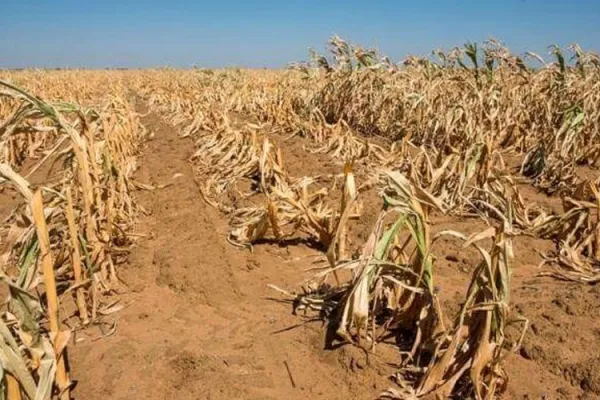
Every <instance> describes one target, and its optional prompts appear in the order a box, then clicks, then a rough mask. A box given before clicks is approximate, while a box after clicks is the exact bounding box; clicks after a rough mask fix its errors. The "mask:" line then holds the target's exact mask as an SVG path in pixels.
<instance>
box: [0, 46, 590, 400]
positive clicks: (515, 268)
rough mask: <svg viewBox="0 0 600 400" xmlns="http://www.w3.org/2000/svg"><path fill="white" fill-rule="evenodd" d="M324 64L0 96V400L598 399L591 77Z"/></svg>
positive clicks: (92, 78)
mask: <svg viewBox="0 0 600 400" xmlns="http://www.w3.org/2000/svg"><path fill="white" fill-rule="evenodd" d="M328 50H329V53H328V54H326V55H321V54H318V53H316V52H314V51H311V53H310V57H309V60H308V61H306V62H301V63H295V64H291V65H290V67H289V68H287V69H285V70H283V69H282V70H244V69H216V70H211V69H199V68H194V69H189V70H180V69H170V68H163V69H152V70H125V71H116V70H104V71H100V70H98V71H92V70H56V71H50V70H48V71H40V70H24V71H2V70H0V212H1V213H2V215H1V217H2V224H1V225H0V251H1V253H2V271H1V280H2V291H1V293H2V295H3V299H4V302H3V303H2V309H1V310H0V311H1V316H2V318H1V320H0V334H1V338H0V377H1V379H2V380H1V386H2V387H1V388H0V398H4V399H7V400H21V399H27V400H34V399H35V400H46V399H61V400H66V399H108V398H115V399H120V398H123V399H130V398H178V399H197V398H211V399H231V398H243V399H278V398H290V399H296V398H298V399H304V398H307V397H312V398H317V399H338V398H339V399H343V398H361V399H362V398H365V399H367V398H371V399H375V398H381V399H415V400H416V399H478V400H479V399H500V398H506V399H512V398H515V399H516V398H524V399H525V398H529V399H531V398H552V399H554V398H565V399H572V398H582V399H588V398H589V399H591V398H596V397H597V396H600V358H599V354H598V352H597V351H596V350H594V349H597V348H599V346H600V322H599V321H600V311H598V307H596V305H597V304H600V303H599V301H600V212H599V210H600V175H599V174H598V168H599V167H600V58H599V57H598V56H597V55H595V54H593V53H588V52H585V51H584V50H583V49H582V48H580V47H579V46H578V45H576V44H574V45H571V46H569V47H568V48H560V47H558V46H550V47H549V53H548V55H544V56H543V57H542V56H540V55H538V54H535V53H525V54H523V55H516V54H513V53H511V52H510V50H509V49H507V48H506V47H504V46H503V45H502V44H501V43H500V42H498V41H496V40H494V39H490V40H488V41H486V42H484V43H480V44H475V43H467V44H466V45H464V46H461V47H456V48H454V49H452V50H450V51H447V52H445V51H442V50H435V51H433V52H432V54H431V56H430V57H423V58H422V57H416V56H409V57H407V58H406V59H404V60H402V61H400V62H394V61H391V60H390V59H389V58H387V57H385V56H383V55H381V54H379V53H378V51H377V50H374V49H367V48H363V47H360V46H358V45H355V44H352V43H349V42H346V41H344V40H343V39H341V38H339V37H336V36H335V37H332V38H331V40H330V41H329V43H328Z"/></svg>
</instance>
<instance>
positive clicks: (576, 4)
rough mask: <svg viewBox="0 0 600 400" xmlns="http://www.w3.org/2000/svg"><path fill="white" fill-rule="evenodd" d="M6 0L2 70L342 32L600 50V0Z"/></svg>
mask: <svg viewBox="0 0 600 400" xmlns="http://www.w3.org/2000/svg"><path fill="white" fill-rule="evenodd" d="M0 2H1V3H2V4H0V68H15V67H57V66H59V67H93V68H101V67H119V66H122V67H150V66H165V65H170V66H176V67H189V66H191V65H194V64H196V65H198V66H202V67H218V66H247V67H279V66H285V65H286V64H287V63H288V62H291V61H300V60H304V59H306V58H307V49H308V47H313V48H316V49H317V50H321V51H322V50H323V48H324V44H325V43H326V41H327V39H328V38H329V37H330V36H331V35H333V34H337V35H339V36H341V37H343V38H345V39H347V40H350V41H352V42H355V43H360V44H363V45H366V46H375V47H377V48H379V49H380V50H381V52H382V53H384V54H387V55H389V56H390V57H391V58H392V59H394V60H400V59H402V58H403V57H404V56H405V55H407V54H417V55H426V54H429V52H430V51H431V50H433V49H434V48H436V47H443V48H446V49H447V48H451V47H452V46H455V45H461V44H463V43H464V42H466V41H467V40H470V41H482V40H485V39H487V38H488V37H490V36H494V37H496V38H498V39H501V40H502V41H503V42H505V43H506V44H507V45H508V46H509V47H510V48H511V49H512V50H513V51H514V52H523V51H525V50H532V51H536V52H539V53H544V54H545V53H546V47H547V46H548V45H549V44H553V43H557V44H561V45H567V44H570V43H572V42H578V43H579V44H580V45H581V46H582V47H583V48H584V49H586V50H594V51H596V52H600V0H571V1H568V0H562V1H558V0H545V1H544V0H495V1H491V0H480V1H467V0H453V1H452V0H447V1H446V0H438V1H433V0H421V1H402V0H395V1H387V0H386V1H371V2H366V1H356V0H346V1H338V0H333V1H326V0H322V1H313V0H304V1H300V0H277V1H275V0H273V1H271V0H260V1H252V2H251V1H225V0H222V1H211V2H204V1H180V0H170V1H158V0H147V1H125V0H123V1H120V2H116V1H109V0H105V1H92V0H78V1H71V0H52V1H51V0H38V1H31V0H29V1H28V0H0Z"/></svg>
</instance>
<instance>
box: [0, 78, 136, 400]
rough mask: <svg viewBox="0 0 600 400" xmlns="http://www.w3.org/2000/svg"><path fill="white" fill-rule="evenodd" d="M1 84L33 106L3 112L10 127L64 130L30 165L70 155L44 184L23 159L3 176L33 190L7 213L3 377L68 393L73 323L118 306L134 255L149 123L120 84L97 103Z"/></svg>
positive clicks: (36, 390) (46, 394)
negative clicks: (125, 267) (123, 269)
mask: <svg viewBox="0 0 600 400" xmlns="http://www.w3.org/2000/svg"><path fill="white" fill-rule="evenodd" d="M0 86H2V87H3V88H6V89H7V93H10V95H11V96H12V97H13V99H15V100H16V101H18V102H20V103H21V105H20V106H19V107H20V108H21V109H24V110H28V111H27V113H26V114H25V115H20V114H14V113H13V114H10V115H9V120H8V121H3V126H5V127H7V130H6V132H8V133H9V134H11V135H12V134H16V133H18V134H21V133H22V132H26V130H25V129H24V128H23V127H24V126H25V127H27V126H29V127H33V126H38V125H42V124H43V125H44V126H49V127H52V128H53V132H55V135H56V138H55V142H54V143H44V144H43V145H40V146H38V147H37V148H38V151H37V152H36V156H38V154H37V153H44V152H45V153H46V154H45V155H44V156H43V157H42V158H41V160H40V161H39V162H37V163H36V164H35V165H34V167H33V168H31V170H30V171H29V175H31V174H33V173H34V172H35V171H36V170H37V169H38V168H40V167H41V166H42V165H44V164H45V163H52V164H55V163H56V162H57V161H58V160H60V159H62V164H63V170H62V171H61V173H59V174H58V175H56V176H54V177H53V178H52V179H50V178H48V177H47V178H46V183H45V184H43V186H42V187H41V189H37V190H35V191H34V190H33V188H32V187H31V185H30V184H29V183H28V182H27V180H26V179H25V178H23V177H22V176H21V175H19V174H18V173H16V172H15V171H14V170H13V167H18V166H19V165H18V162H17V163H15V165H10V164H9V163H7V162H3V163H1V164H0V167H1V171H0V175H2V178H3V179H2V183H10V184H12V185H13V186H15V187H16V188H17V189H18V191H19V192H20V193H21V194H22V197H23V202H22V204H20V205H18V206H17V208H16V209H15V210H14V211H13V212H12V213H11V215H10V216H9V217H8V218H7V219H6V220H5V222H4V223H5V224H7V226H8V227H9V228H8V229H7V228H6V227H5V228H4V230H5V231H7V235H6V243H5V247H4V248H5V249H6V252H5V254H3V260H4V265H5V267H4V269H3V271H2V280H3V281H4V282H5V283H6V284H7V286H8V288H9V301H8V308H7V310H6V311H5V312H4V313H3V322H2V323H3V324H4V325H3V326H6V328H7V329H2V331H3V332H2V336H3V338H4V341H3V343H4V344H5V346H3V348H2V351H1V353H2V354H1V357H2V359H3V360H8V361H6V362H3V368H5V369H6V370H7V373H8V374H7V375H5V378H6V379H5V380H3V383H4V384H5V385H6V387H7V392H8V393H9V399H13V398H14V399H20V398H30V399H34V398H35V399H47V398H50V397H51V396H53V395H56V396H58V397H60V398H62V399H68V398H69V387H70V382H69V379H68V375H67V371H66V367H65V364H66V363H65V360H64V357H63V354H64V353H63V350H64V348H65V346H66V344H67V342H68V339H69V332H70V329H71V328H72V327H74V326H75V327H77V326H79V325H87V324H89V323H102V321H101V319H102V315H108V314H110V313H112V312H114V310H116V309H117V308H118V307H116V308H115V307H114V304H115V302H114V300H110V299H108V298H107V297H106V296H105V295H107V294H109V293H111V292H112V291H113V290H114V289H115V288H116V287H117V285H118V280H117V276H116V270H115V263H118V262H120V261H123V260H124V256H125V255H126V253H127V247H128V245H129V244H130V243H131V240H130V239H129V238H128V235H127V234H128V232H129V230H130V229H131V227H132V222H133V218H134V217H135V213H136V208H135V205H134V204H133V202H132V199H131V197H130V194H129V192H130V188H131V187H132V186H131V183H130V182H129V180H130V175H131V173H132V172H133V171H134V169H135V154H136V145H137V143H139V142H140V141H141V140H142V139H143V135H144V130H143V129H142V127H141V125H140V124H139V120H138V117H137V114H135V113H134V112H133V109H132V108H131V105H129V103H127V102H126V101H124V100H123V99H122V96H123V94H122V93H120V92H119V90H120V89H117V88H114V89H113V90H114V91H115V92H114V93H115V97H114V98H113V99H112V100H110V101H109V102H108V103H107V104H106V106H105V107H104V108H102V109H100V111H99V112H96V111H94V110H92V109H82V108H80V107H78V106H75V105H74V104H70V103H58V104H57V105H55V104H50V103H47V102H45V101H43V100H41V99H40V98H38V97H35V96H33V95H31V94H29V93H28V92H26V91H24V90H22V89H20V88H19V87H17V86H15V85H13V84H11V83H8V82H4V81H0ZM15 125H17V127H15ZM3 145H5V146H6V145H9V142H8V141H5V142H4V143H3ZM6 161H9V160H6ZM50 168H51V169H52V166H51V167H50ZM42 194H43V198H42ZM42 283H43V285H42ZM71 296H72V297H71ZM44 298H45V301H44V300H43V299H44ZM59 299H60V302H61V304H60V306H61V310H68V311H67V312H71V311H73V313H74V315H64V316H63V317H62V318H59V316H58V307H59ZM71 300H72V302H70V301H71ZM42 303H46V304H45V307H42V306H41V304H42ZM44 316H47V320H48V322H49V326H46V323H44V320H43V317H44ZM72 317H75V318H72ZM63 324H65V325H64V326H63ZM67 324H68V325H67ZM11 337H12V339H11ZM17 350H18V351H17ZM19 357H20V359H19ZM23 365H24V366H25V368H23ZM13 378H14V379H13Z"/></svg>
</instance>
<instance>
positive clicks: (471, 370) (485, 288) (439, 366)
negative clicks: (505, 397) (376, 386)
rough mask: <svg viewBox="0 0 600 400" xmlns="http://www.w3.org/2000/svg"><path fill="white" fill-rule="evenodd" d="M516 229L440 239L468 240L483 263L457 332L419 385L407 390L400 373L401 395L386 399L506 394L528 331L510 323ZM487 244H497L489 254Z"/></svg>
mask: <svg viewBox="0 0 600 400" xmlns="http://www.w3.org/2000/svg"><path fill="white" fill-rule="evenodd" d="M511 224H512V222H510V215H509V217H508V218H507V220H505V222H504V224H503V226H501V227H499V228H490V229H488V230H486V231H484V232H482V233H478V234H475V235H473V236H471V237H466V236H464V235H462V234H460V233H457V232H452V231H446V232H441V233H439V234H438V236H437V237H441V236H444V235H452V236H456V237H459V238H462V239H464V240H465V241H466V243H465V246H469V245H472V246H474V247H475V248H477V250H478V251H479V252H480V254H481V256H482V261H481V263H480V264H479V266H478V267H477V268H476V270H475V271H474V273H473V278H472V281H471V284H470V286H469V289H468V291H467V296H466V300H465V303H464V304H463V306H462V309H461V311H460V314H459V315H458V317H457V319H456V322H455V324H454V326H453V327H452V329H450V330H449V332H448V333H447V334H444V335H443V336H441V337H440V340H438V342H437V345H436V347H435V350H434V351H433V356H432V357H431V360H430V361H429V362H428V363H427V364H426V366H425V367H424V368H423V369H422V372H423V374H422V375H421V377H419V378H418V379H417V382H416V385H414V386H410V385H408V384H407V382H406V381H405V378H404V375H405V374H404V373H403V371H401V372H400V373H398V375H397V376H396V380H397V381H398V382H399V383H400V384H401V385H400V386H401V387H402V389H400V390H398V389H390V390H388V391H386V392H385V393H384V394H383V395H382V397H384V398H395V399H405V398H415V399H416V398H475V399H494V398H497V396H499V395H501V394H502V393H503V392H504V391H505V390H506V386H507V380H508V379H507V376H506V373H505V372H504V370H503V367H502V364H503V361H504V359H505V358H506V356H507V355H508V354H510V353H512V352H514V351H516V350H517V349H518V347H519V346H520V343H521V341H522V339H523V335H524V334H525V330H526V328H527V320H525V319H523V318H513V319H512V320H511V319H509V316H510V308H509V299H510V274H511V262H512V261H511V260H512V258H513V251H512V238H511V236H512V233H511V231H510V226H511ZM485 238H492V240H493V243H492V248H491V250H490V252H488V251H486V250H484V249H483V248H482V247H480V246H479V245H478V244H477V242H478V241H480V240H482V239H485ZM513 323H520V324H522V325H523V329H522V331H521V334H520V335H519V337H518V338H516V340H510V339H509V338H508V337H507V334H506V327H507V326H508V325H510V324H513ZM411 371H412V372H414V369H413V370H411Z"/></svg>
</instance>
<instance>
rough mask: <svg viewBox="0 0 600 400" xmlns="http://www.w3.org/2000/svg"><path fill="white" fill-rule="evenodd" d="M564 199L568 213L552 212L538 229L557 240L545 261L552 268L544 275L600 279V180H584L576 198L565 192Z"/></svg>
mask: <svg viewBox="0 0 600 400" xmlns="http://www.w3.org/2000/svg"><path fill="white" fill-rule="evenodd" d="M562 200H563V208H564V213H563V214H560V215H552V216H550V217H549V218H548V219H547V220H546V222H545V223H544V224H542V225H540V226H538V227H536V229H534V232H535V234H536V235H538V236H540V237H545V238H551V239H553V240H556V241H557V249H556V251H555V252H554V254H550V255H546V256H545V260H544V261H543V262H542V265H543V264H550V265H551V266H552V267H551V270H550V271H548V272H542V275H547V276H553V277H555V278H558V279H563V280H569V281H575V282H582V283H596V282H600V219H599V213H598V210H600V193H599V190H598V184H597V183H594V182H591V181H584V182H583V183H581V184H580V185H579V186H578V188H577V189H576V190H575V194H574V197H573V198H572V197H568V196H564V197H563V199H562ZM589 200H592V201H589Z"/></svg>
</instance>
